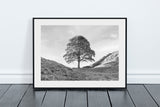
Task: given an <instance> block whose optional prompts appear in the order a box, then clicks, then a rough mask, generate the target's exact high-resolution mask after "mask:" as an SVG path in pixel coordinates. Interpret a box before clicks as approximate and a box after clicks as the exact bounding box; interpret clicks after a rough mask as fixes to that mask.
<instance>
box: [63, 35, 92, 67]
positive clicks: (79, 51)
mask: <svg viewBox="0 0 160 107" xmlns="http://www.w3.org/2000/svg"><path fill="white" fill-rule="evenodd" d="M65 51H66V53H65V55H64V56H63V57H64V59H65V61H66V62H67V63H71V62H74V61H77V62H78V68H80V62H87V61H94V59H93V57H94V56H95V52H94V50H92V49H91V48H90V43H89V41H88V40H87V39H86V38H85V37H83V36H81V35H78V36H75V37H73V38H71V39H70V40H69V43H68V44H67V48H66V49H65Z"/></svg>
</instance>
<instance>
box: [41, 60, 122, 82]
mask: <svg viewBox="0 0 160 107" xmlns="http://www.w3.org/2000/svg"><path fill="white" fill-rule="evenodd" d="M41 62H42V63H41V80H42V81H55V80H58V81H60V80H76V81H78V80H81V81H83V80H84V81H85V80H107V81H111V80H112V81H113V80H115V81H116V80H118V79H119V78H118V77H119V72H118V71H119V70H118V68H119V67H118V63H117V62H114V63H110V65H111V66H109V67H97V68H69V67H66V66H64V65H62V64H60V63H57V62H55V61H50V60H47V59H44V58H43V59H42V61H41Z"/></svg>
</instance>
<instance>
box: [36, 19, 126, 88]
mask: <svg viewBox="0 0 160 107" xmlns="http://www.w3.org/2000/svg"><path fill="white" fill-rule="evenodd" d="M126 56H127V18H33V86H34V88H35V89H42V88H126V81H127V80H126V79H127V78H126V76H127V75H126V72H127V71H126V70H127V67H126V66H127V57H126Z"/></svg>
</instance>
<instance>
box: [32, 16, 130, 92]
mask: <svg viewBox="0 0 160 107" xmlns="http://www.w3.org/2000/svg"><path fill="white" fill-rule="evenodd" d="M37 19H38V20H39V19H42V20H43V19H49V20H50V19H101V20H103V19H113V20H114V19H115V20H116V19H122V20H124V21H125V35H124V36H125V41H124V42H125V47H124V48H125V49H124V50H125V71H124V73H125V77H124V78H125V86H124V87H116V86H115V87H106V86H104V87H36V86H35V81H36V80H35V63H36V61H35V41H36V40H35V20H37ZM32 27H33V88H34V89H35V90H44V89H45V90H49V89H71V88H74V89H82V88H85V89H104V88H105V89H126V87H127V18H126V17H34V18H32Z"/></svg>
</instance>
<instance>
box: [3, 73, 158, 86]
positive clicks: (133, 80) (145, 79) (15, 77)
mask: <svg viewBox="0 0 160 107" xmlns="http://www.w3.org/2000/svg"><path fill="white" fill-rule="evenodd" d="M32 80H33V76H32V74H0V84H32V82H33V81H32ZM127 83H128V84H160V74H137V73H134V74H133V73H130V74H127Z"/></svg>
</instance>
